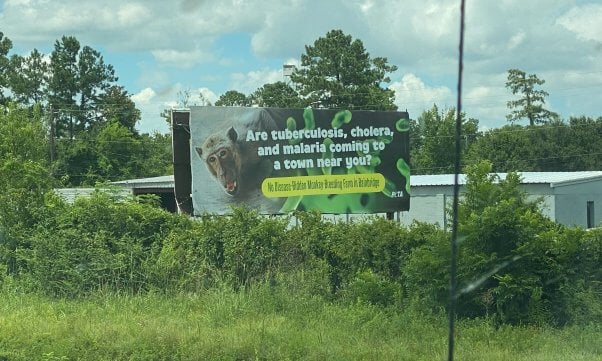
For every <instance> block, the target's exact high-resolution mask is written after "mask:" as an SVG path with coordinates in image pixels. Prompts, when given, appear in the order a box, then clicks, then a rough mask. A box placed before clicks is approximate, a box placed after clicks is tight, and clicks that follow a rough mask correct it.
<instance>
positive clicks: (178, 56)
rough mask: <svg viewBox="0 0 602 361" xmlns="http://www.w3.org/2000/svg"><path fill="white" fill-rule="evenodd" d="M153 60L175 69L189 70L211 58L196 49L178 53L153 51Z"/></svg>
mask: <svg viewBox="0 0 602 361" xmlns="http://www.w3.org/2000/svg"><path fill="white" fill-rule="evenodd" d="M151 53H152V54H153V56H154V57H155V59H156V60H157V61H159V62H161V63H166V64H169V65H172V66H174V67H176V68H184V69H186V68H191V67H193V66H194V65H196V64H199V63H203V62H207V61H210V60H211V59H212V58H213V56H212V55H211V54H208V53H204V52H202V51H200V50H198V49H195V50H191V51H179V50H175V49H161V50H153V51H152V52H151Z"/></svg>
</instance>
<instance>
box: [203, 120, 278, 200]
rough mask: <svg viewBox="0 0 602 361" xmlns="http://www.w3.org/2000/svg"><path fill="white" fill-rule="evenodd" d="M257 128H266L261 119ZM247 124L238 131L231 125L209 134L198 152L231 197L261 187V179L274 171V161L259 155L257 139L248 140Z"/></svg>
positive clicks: (214, 177)
mask: <svg viewBox="0 0 602 361" xmlns="http://www.w3.org/2000/svg"><path fill="white" fill-rule="evenodd" d="M257 123H258V124H259V125H260V126H258V124H253V125H255V127H253V128H255V129H258V128H261V130H267V129H268V128H269V127H267V126H265V124H263V123H264V121H262V120H261V119H260V121H258V122H257ZM248 128H249V127H248V126H245V127H242V129H241V128H239V129H240V130H237V129H236V128H235V127H234V126H230V127H229V128H227V129H226V130H223V131H219V132H217V133H213V134H211V135H209V136H208V137H207V138H206V139H205V140H204V141H203V143H202V144H201V146H200V147H198V146H197V147H195V150H196V152H197V154H198V155H199V156H200V157H201V159H202V160H203V161H204V163H205V165H206V166H207V169H208V170H209V172H210V173H211V175H212V176H213V179H215V180H216V181H217V183H218V184H219V185H220V186H221V188H222V189H223V190H224V191H225V192H226V194H228V195H230V196H241V195H244V194H245V193H246V192H248V191H250V190H254V189H257V188H260V187H261V182H262V181H263V179H265V177H267V176H268V175H269V174H270V173H271V170H272V165H271V161H270V160H269V159H266V158H262V157H260V156H259V155H258V154H257V149H258V144H257V142H247V141H245V136H246V132H247V130H248Z"/></svg>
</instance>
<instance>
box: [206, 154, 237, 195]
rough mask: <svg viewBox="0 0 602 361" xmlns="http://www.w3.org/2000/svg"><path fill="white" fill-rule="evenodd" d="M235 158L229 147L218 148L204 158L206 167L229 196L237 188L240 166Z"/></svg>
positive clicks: (234, 193)
mask: <svg viewBox="0 0 602 361" xmlns="http://www.w3.org/2000/svg"><path fill="white" fill-rule="evenodd" d="M237 159H238V158H237V157H236V155H235V154H234V153H233V152H232V149H231V148H229V147H224V148H220V149H218V150H217V151H215V152H213V153H211V154H209V155H208V156H207V158H206V162H207V168H209V171H210V172H211V173H212V174H213V176H214V177H215V179H216V180H217V182H218V183H219V184H221V185H222V187H223V188H224V191H226V193H227V194H229V195H231V196H233V195H236V194H237V193H238V190H239V182H238V178H239V176H240V174H239V173H240V167H239V165H238V164H237V163H238V162H237Z"/></svg>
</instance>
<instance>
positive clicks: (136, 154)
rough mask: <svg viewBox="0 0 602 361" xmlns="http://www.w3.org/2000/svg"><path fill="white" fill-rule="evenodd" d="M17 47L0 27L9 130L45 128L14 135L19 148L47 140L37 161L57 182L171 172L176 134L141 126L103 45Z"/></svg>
mask: <svg viewBox="0 0 602 361" xmlns="http://www.w3.org/2000/svg"><path fill="white" fill-rule="evenodd" d="M11 49H12V41H11V40H10V39H8V38H6V37H4V35H3V34H2V33H1V32H0V106H2V109H1V111H0V113H2V114H1V116H2V121H1V122H0V127H2V135H4V136H6V135H8V134H17V133H18V129H19V127H26V128H27V127H34V128H36V129H37V130H36V134H35V137H32V138H29V139H22V142H21V143H20V144H15V142H14V141H13V145H14V146H15V147H16V148H14V149H13V150H12V151H11V154H17V153H19V152H21V153H22V152H26V153H27V149H38V150H40V147H42V148H43V149H42V150H43V151H38V152H37V156H36V161H39V162H41V163H42V164H44V166H45V167H46V168H47V169H48V170H49V172H51V173H52V175H53V176H54V183H55V185H56V186H93V185H94V184H96V183H97V182H104V181H110V180H120V179H123V178H138V177H149V176H157V175H165V174H169V173H171V165H170V163H171V140H170V136H169V135H164V134H158V133H156V134H141V133H139V132H138V130H137V129H136V124H137V122H138V121H140V111H139V110H138V109H137V108H136V105H135V104H134V102H133V101H132V100H131V98H130V96H131V94H129V93H128V91H127V90H126V89H125V88H124V87H123V86H121V85H119V84H118V83H117V81H118V76H117V75H116V72H115V69H114V67H113V66H112V65H110V64H107V63H105V61H104V59H103V56H102V54H101V53H100V52H99V51H98V50H95V49H93V48H92V47H90V46H87V45H82V44H81V43H80V42H79V41H78V40H77V39H76V38H75V37H73V36H63V37H62V38H61V39H59V40H56V41H55V43H54V47H53V50H52V51H51V52H50V54H43V53H42V52H40V51H39V50H38V49H33V50H32V51H31V52H30V53H29V55H26V56H22V55H19V54H10V50H11ZM2 135H0V137H2ZM2 138H5V137H2ZM6 138H8V137H6ZM21 138H22V137H19V139H21ZM7 141H9V143H6V144H10V140H7ZM6 144H5V145H6Z"/></svg>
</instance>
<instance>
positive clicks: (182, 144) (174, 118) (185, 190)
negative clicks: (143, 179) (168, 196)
mask: <svg viewBox="0 0 602 361" xmlns="http://www.w3.org/2000/svg"><path fill="white" fill-rule="evenodd" d="M171 139H172V150H173V176H174V193H175V198H176V206H177V208H178V212H180V213H185V214H188V215H192V211H193V210H192V198H191V193H192V173H191V169H190V112H188V111H172V113H171Z"/></svg>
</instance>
